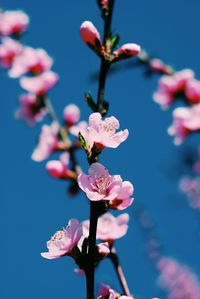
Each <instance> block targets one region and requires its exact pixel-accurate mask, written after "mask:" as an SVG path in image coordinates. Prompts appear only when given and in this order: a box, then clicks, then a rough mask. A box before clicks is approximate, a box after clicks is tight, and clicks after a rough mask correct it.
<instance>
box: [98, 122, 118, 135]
mask: <svg viewBox="0 0 200 299" xmlns="http://www.w3.org/2000/svg"><path fill="white" fill-rule="evenodd" d="M116 129H117V128H116V123H115V122H114V121H110V120H109V119H106V120H105V121H102V122H101V123H100V131H104V132H107V133H109V135H113V134H114V133H115V131H116Z"/></svg>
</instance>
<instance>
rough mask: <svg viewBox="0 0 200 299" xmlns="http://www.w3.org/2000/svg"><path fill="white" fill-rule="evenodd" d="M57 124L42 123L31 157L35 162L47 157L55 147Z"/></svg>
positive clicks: (56, 142)
mask: <svg viewBox="0 0 200 299" xmlns="http://www.w3.org/2000/svg"><path fill="white" fill-rule="evenodd" d="M58 131H59V126H58V124H57V123H56V122H52V124H51V125H50V126H49V125H43V126H42V129H41V133H40V136H39V142H38V145H37V147H36V148H35V150H34V151H33V154H32V156H31V158H32V159H33V160H34V161H36V162H41V161H43V160H45V159H47V158H48V157H49V155H50V154H51V153H52V152H53V151H54V150H55V149H56V147H57V144H58V137H57V136H58Z"/></svg>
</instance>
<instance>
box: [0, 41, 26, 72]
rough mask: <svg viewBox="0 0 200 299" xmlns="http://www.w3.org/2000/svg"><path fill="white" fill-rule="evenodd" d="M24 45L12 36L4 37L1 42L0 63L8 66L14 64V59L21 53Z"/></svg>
mask: <svg viewBox="0 0 200 299" xmlns="http://www.w3.org/2000/svg"><path fill="white" fill-rule="evenodd" d="M22 49H23V46H22V45H21V44H20V43H19V42H17V41H15V40H14V39H12V38H10V37H4V38H2V43H1V44H0V63H1V64H2V66H3V67H5V68H8V67H10V66H11V65H12V63H13V61H14V59H15V58H16V57H17V56H18V55H19V54H20V53H21V51H22Z"/></svg>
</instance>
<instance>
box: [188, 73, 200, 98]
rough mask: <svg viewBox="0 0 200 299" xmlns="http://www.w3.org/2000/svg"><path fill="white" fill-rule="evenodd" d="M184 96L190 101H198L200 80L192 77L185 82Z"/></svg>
mask: <svg viewBox="0 0 200 299" xmlns="http://www.w3.org/2000/svg"><path fill="white" fill-rule="evenodd" d="M185 93H186V97H187V99H188V101H189V102H190V103H193V104H195V103H200V81H199V80H196V79H194V78H192V79H191V80H189V81H188V82H187V86H186V91H185Z"/></svg>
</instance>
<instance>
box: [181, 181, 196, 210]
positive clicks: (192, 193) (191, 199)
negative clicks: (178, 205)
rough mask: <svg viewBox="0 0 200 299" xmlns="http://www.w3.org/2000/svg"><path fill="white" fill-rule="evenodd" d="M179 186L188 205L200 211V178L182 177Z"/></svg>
mask: <svg viewBox="0 0 200 299" xmlns="http://www.w3.org/2000/svg"><path fill="white" fill-rule="evenodd" d="M179 187H180V190H181V191H182V192H183V193H184V194H185V195H186V196H187V201H188V204H189V205H190V207H191V208H193V209H195V210H198V211H200V178H199V177H196V178H191V177H183V178H182V179H181V181H180V184H179Z"/></svg>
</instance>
